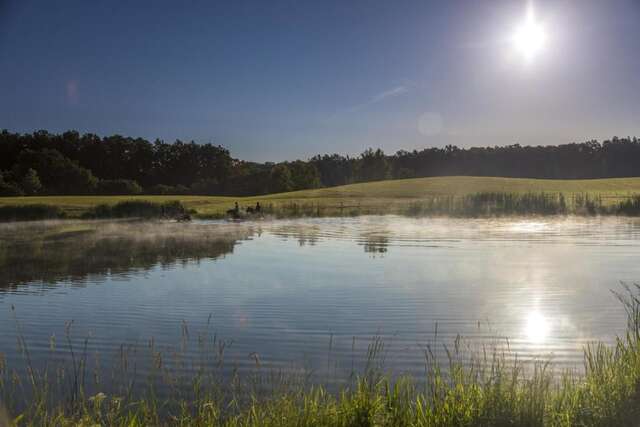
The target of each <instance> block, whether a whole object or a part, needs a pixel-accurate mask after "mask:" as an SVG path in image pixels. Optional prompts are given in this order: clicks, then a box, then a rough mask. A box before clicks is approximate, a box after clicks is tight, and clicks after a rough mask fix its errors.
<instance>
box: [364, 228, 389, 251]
mask: <svg viewBox="0 0 640 427" xmlns="http://www.w3.org/2000/svg"><path fill="white" fill-rule="evenodd" d="M362 239H363V241H362V243H361V244H362V245H363V246H364V251H365V252H366V253H368V254H371V255H373V256H376V255H383V254H385V253H387V250H388V247H389V237H388V236H387V235H385V234H379V233H376V234H363V235H362Z"/></svg>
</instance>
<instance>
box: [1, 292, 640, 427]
mask: <svg viewBox="0 0 640 427" xmlns="http://www.w3.org/2000/svg"><path fill="white" fill-rule="evenodd" d="M638 295H640V287H638V286H637V285H636V286H634V287H625V288H624V291H623V293H621V294H619V295H618V296H619V298H620V301H621V302H622V304H623V306H624V308H625V309H626V310H627V314H628V325H627V326H628V328H627V332H626V334H624V336H621V337H618V338H617V340H616V342H615V345H613V346H605V345H603V344H593V345H589V346H588V347H587V348H586V349H585V352H584V372H583V373H582V375H574V374H571V373H569V372H564V373H558V372H554V370H553V366H552V364H551V363H549V362H545V361H538V362H533V363H532V364H531V363H526V362H523V361H521V360H519V359H518V358H517V357H514V355H513V354H511V353H510V352H509V350H508V349H507V350H505V349H504V348H498V347H495V348H493V349H491V350H489V349H486V348H485V349H484V350H483V351H482V352H480V353H479V354H475V353H472V354H469V353H468V351H469V350H468V348H467V347H465V346H464V345H462V341H461V340H460V339H457V340H456V341H455V342H453V343H451V344H450V345H449V346H446V345H445V350H446V353H447V354H448V362H447V363H444V364H443V363H439V362H438V361H437V360H436V359H435V357H434V349H433V348H432V347H430V346H427V347H426V348H425V364H426V373H425V376H426V378H424V380H425V381H423V382H421V384H424V385H418V382H415V381H414V380H415V379H412V378H408V377H400V378H398V379H395V380H394V379H392V378H393V377H392V376H389V374H388V373H385V372H384V371H383V370H382V368H381V366H380V363H379V362H380V358H381V355H383V354H384V351H383V349H384V343H382V342H381V340H379V339H374V340H372V342H371V344H370V346H369V350H368V360H369V362H368V363H367V365H366V367H365V369H364V370H363V372H361V373H360V374H359V375H357V376H355V377H354V379H353V381H351V382H350V383H349V385H347V386H345V387H343V388H342V389H341V390H340V391H339V392H337V393H331V392H329V391H327V389H325V388H323V387H313V386H308V385H305V383H304V381H289V380H288V379H287V377H286V376H275V377H274V376H272V377H270V381H267V382H264V381H262V380H256V379H257V378H263V377H258V376H256V377H253V379H241V378H239V377H238V376H237V375H234V376H232V377H231V378H230V379H228V380H222V379H221V378H220V377H219V376H218V375H217V374H216V372H218V371H216V369H218V368H219V367H220V364H221V363H222V360H223V359H224V348H225V345H226V344H225V343H224V342H221V341H216V339H215V338H214V339H213V341H211V342H210V343H208V344H207V343H205V342H204V341H203V338H200V337H199V338H198V343H199V344H198V345H201V346H202V348H203V350H206V349H208V350H206V351H205V353H204V358H203V359H201V360H200V364H199V365H198V369H197V370H196V374H195V375H194V376H193V377H192V378H190V379H188V380H187V382H186V383H181V382H180V379H179V377H176V376H174V375H172V373H171V372H172V369H175V368H176V365H175V364H172V363H170V362H169V361H168V360H167V359H165V357H164V355H163V354H161V353H160V352H158V351H156V349H155V347H154V344H153V343H152V342H151V343H150V344H149V348H150V349H151V351H152V353H153V354H154V358H153V367H154V369H153V370H151V371H150V372H151V373H150V374H149V375H148V377H146V378H140V376H139V375H138V374H136V372H137V371H136V365H135V363H132V362H131V361H130V360H129V359H128V358H127V351H126V350H124V347H123V349H121V356H120V358H119V363H118V364H117V366H116V370H115V372H114V373H113V374H112V376H111V378H112V379H113V380H114V381H115V383H116V384H117V385H119V387H118V386H116V387H112V391H111V392H109V393H108V394H107V393H106V392H101V391H94V392H92V393H91V394H88V393H87V389H86V384H87V383H88V379H89V378H94V381H95V383H96V384H97V385H98V388H99V387H100V385H101V384H103V382H101V380H99V379H96V378H99V377H98V374H99V373H98V371H95V372H90V370H89V369H88V364H87V349H86V342H85V343H84V344H82V345H81V348H79V349H76V348H75V347H74V344H73V340H72V339H71V338H70V337H69V336H67V337H66V339H65V341H66V342H65V343H64V344H63V345H64V346H66V348H67V349H68V352H69V353H70V356H71V362H70V363H71V366H68V365H67V367H66V368H65V369H61V368H59V367H56V368H55V369H51V368H50V367H49V368H44V369H36V368H34V367H33V364H32V363H31V362H32V361H31V360H30V356H29V351H28V347H27V345H26V342H25V340H24V338H23V337H22V335H21V333H20V329H18V332H19V334H18V335H19V340H18V342H19V345H20V346H21V349H22V351H23V354H24V357H25V359H26V366H27V368H26V369H25V370H22V371H12V370H9V368H8V367H7V366H6V364H4V363H0V392H1V393H2V394H1V396H2V398H3V399H4V402H5V404H6V405H7V410H8V414H9V417H10V420H11V421H10V422H11V423H13V424H14V425H34V426H35V425H37V426H54V425H55V426H67V425H69V426H71V425H85V426H89V425H91V426H93V425H109V426H142V425H176V426H187V425H199V426H200V425H202V426H205V425H207V426H209V425H211V426H345V427H346V426H547V425H549V426H575V425H578V426H624V425H629V426H631V425H637V422H638V416H640V299H639V297H638ZM183 328H184V330H183V336H186V337H188V336H189V331H188V328H187V326H186V325H184V326H183ZM177 363H180V362H177ZM256 364H257V365H259V360H258V358H256ZM178 366H180V365H178ZM116 380H119V382H118V381H116ZM159 383H161V384H164V385H165V386H168V387H169V390H171V394H170V395H169V396H168V397H160V394H158V393H157V388H156V385H157V384H159ZM265 385H268V387H265ZM105 391H106V390H105Z"/></svg>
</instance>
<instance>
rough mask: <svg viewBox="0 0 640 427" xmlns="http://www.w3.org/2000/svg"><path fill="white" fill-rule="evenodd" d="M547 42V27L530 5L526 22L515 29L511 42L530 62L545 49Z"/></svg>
mask: <svg viewBox="0 0 640 427" xmlns="http://www.w3.org/2000/svg"><path fill="white" fill-rule="evenodd" d="M546 42H547V33H546V31H545V28H544V26H543V25H542V23H540V22H538V21H537V20H536V17H535V15H534V13H533V8H532V7H529V8H528V10H527V16H526V18H525V20H524V22H523V23H521V24H520V25H519V26H518V27H517V28H516V29H515V31H514V33H513V36H512V37H511V43H512V45H513V47H514V49H515V50H516V51H517V52H518V53H519V54H520V55H522V57H523V58H524V59H525V61H527V62H530V61H532V60H533V59H534V58H535V57H536V56H537V55H538V54H539V53H540V52H541V51H542V50H544V47H545V45H546Z"/></svg>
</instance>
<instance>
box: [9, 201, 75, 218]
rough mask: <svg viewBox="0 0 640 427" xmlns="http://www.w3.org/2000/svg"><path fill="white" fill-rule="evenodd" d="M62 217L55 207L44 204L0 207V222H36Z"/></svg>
mask: <svg viewBox="0 0 640 427" xmlns="http://www.w3.org/2000/svg"><path fill="white" fill-rule="evenodd" d="M64 217H65V214H64V212H63V211H62V209H60V208H59V207H57V206H51V205H44V204H36V205H6V206H0V221H1V222H12V221H36V220H42V219H58V218H64Z"/></svg>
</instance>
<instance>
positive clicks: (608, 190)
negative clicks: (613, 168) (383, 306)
mask: <svg viewBox="0 0 640 427" xmlns="http://www.w3.org/2000/svg"><path fill="white" fill-rule="evenodd" d="M479 193H510V194H516V195H517V194H525V193H555V194H562V195H563V196H564V197H565V198H566V199H567V200H568V201H569V202H570V201H571V200H573V198H575V197H585V196H589V197H592V198H593V199H596V198H597V199H598V200H599V201H600V202H601V203H602V205H603V206H607V205H613V204H616V203H619V202H620V201H623V200H626V199H628V198H629V197H630V196H631V195H633V194H640V178H610V179H593V180H544V179H519V178H492V177H459V176H454V177H436V178H416V179H403V180H391V181H378V182H369V183H361V184H351V185H344V186H339V187H331V188H321V189H315V190H304V191H294V192H290V193H279V194H270V195H265V196H257V197H217V196H184V195H176V196H150V195H141V196H46V197H3V198H0V207H1V206H3V205H13V206H15V205H36V204H39V205H52V206H56V207H58V208H60V209H61V210H62V211H63V212H64V213H65V214H66V215H67V217H71V218H74V217H75V218H77V217H80V216H82V215H83V214H85V213H87V212H88V211H89V210H91V209H92V208H94V207H95V206H97V205H102V204H105V205H115V204H117V203H119V202H122V201H126V200H144V201H150V202H153V203H165V202H171V201H180V202H182V203H183V205H184V206H185V207H186V208H187V209H189V210H195V212H196V216H199V217H203V218H215V217H220V216H223V215H224V212H225V211H226V210H228V209H230V208H232V207H233V204H234V202H236V201H237V202H238V203H239V204H240V206H241V207H246V206H254V205H255V203H256V202H260V203H261V204H262V205H263V206H265V207H269V208H270V209H271V211H272V212H283V213H286V212H292V213H293V214H294V215H295V213H298V214H304V213H306V214H310V215H315V214H318V213H321V214H323V215H358V214H380V213H395V214H398V213H399V214H402V213H406V212H407V210H409V211H411V209H412V207H414V206H416V205H420V204H421V203H430V202H431V201H432V200H434V199H440V200H442V198H446V197H448V198H452V199H459V198H462V197H464V196H468V195H470V194H479Z"/></svg>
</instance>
